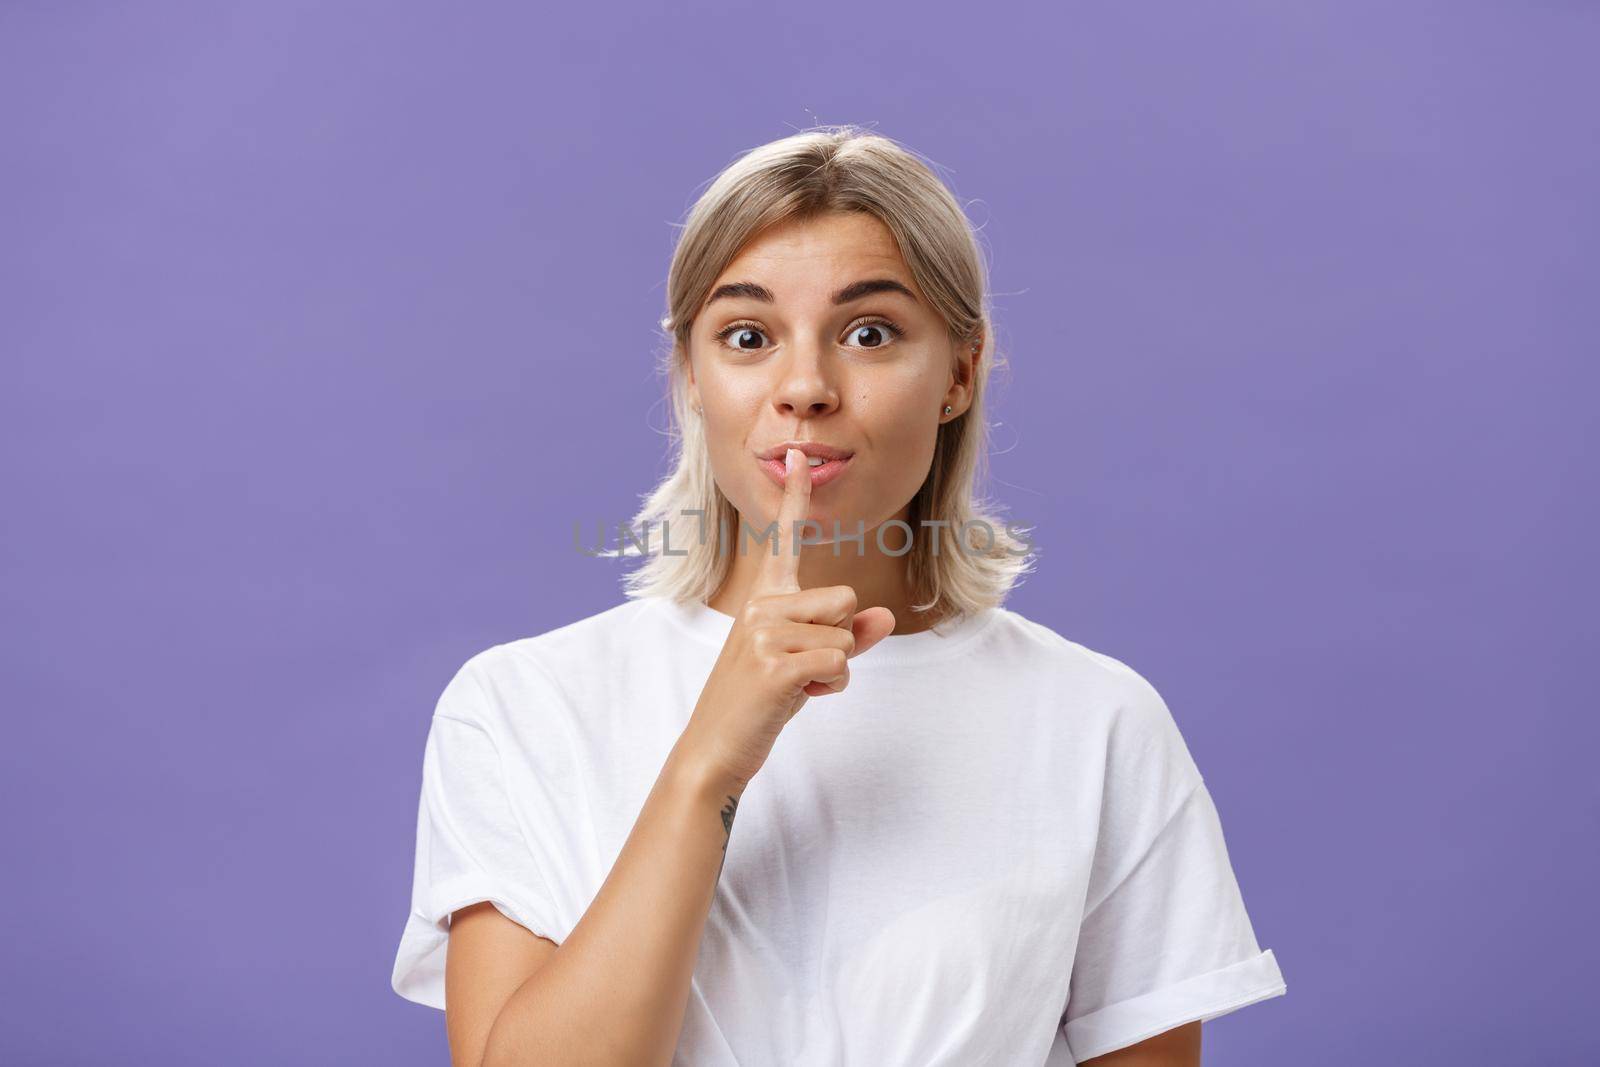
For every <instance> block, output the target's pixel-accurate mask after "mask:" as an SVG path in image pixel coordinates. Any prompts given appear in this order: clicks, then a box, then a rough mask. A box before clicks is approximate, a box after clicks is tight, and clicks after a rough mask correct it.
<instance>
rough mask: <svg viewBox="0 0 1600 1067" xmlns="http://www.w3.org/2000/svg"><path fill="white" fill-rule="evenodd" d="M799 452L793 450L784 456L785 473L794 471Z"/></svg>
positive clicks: (796, 449)
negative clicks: (796, 456)
mask: <svg viewBox="0 0 1600 1067" xmlns="http://www.w3.org/2000/svg"><path fill="white" fill-rule="evenodd" d="M799 451H800V450H799V449H798V448H791V449H789V450H788V451H787V452H785V453H784V454H783V473H785V474H788V473H790V472H791V471H793V470H794V462H795V461H794V457H795V453H797V452H799Z"/></svg>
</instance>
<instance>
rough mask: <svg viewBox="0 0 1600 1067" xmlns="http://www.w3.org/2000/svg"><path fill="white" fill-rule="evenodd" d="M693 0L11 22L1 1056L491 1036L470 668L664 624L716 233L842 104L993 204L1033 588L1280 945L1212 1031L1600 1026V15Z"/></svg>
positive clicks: (1296, 1057)
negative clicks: (453, 765) (661, 562)
mask: <svg viewBox="0 0 1600 1067" xmlns="http://www.w3.org/2000/svg"><path fill="white" fill-rule="evenodd" d="M696 7H698V8H699V13H697V14H696V15H695V16H694V17H693V18H692V19H688V18H686V16H684V15H683V14H682V11H681V5H679V8H680V10H679V12H678V13H677V14H673V15H667V14H662V13H647V12H644V11H640V12H638V13H634V14H629V15H627V16H626V17H623V16H622V15H620V14H618V13H615V12H607V11H604V10H592V11H589V12H587V13H580V12H579V11H578V9H576V8H573V7H572V6H571V5H567V6H566V7H565V8H562V7H559V6H558V7H557V8H549V7H543V8H539V9H537V10H536V8H535V5H515V6H513V5H504V6H501V7H498V8H497V9H496V10H493V11H492V12H490V11H484V10H482V9H479V10H476V11H475V12H474V13H472V14H467V13H465V11H464V10H462V9H460V8H458V7H455V6H452V5H436V6H430V7H429V8H427V9H424V8H423V7H422V6H420V5H415V4H413V5H404V6H401V5H392V4H377V3H364V4H355V3H343V4H337V5H327V4H309V3H284V2H279V0H274V2H271V3H266V2H263V3H258V4H255V5H251V6H245V5H237V4H193V5H171V4H154V3H141V4H137V5H132V4H130V5H111V4H91V3H86V2H80V3H54V4H52V3H43V2H34V3H21V2H16V3H8V4H5V5H4V6H3V7H0V115H3V124H0V128H3V131H4V136H3V138H0V191H3V194H4V195H3V198H0V302H3V304H4V313H3V314H0V354H3V361H4V363H3V381H0V446H3V447H0V464H3V474H4V487H3V496H0V529H3V533H4V536H3V557H0V566H3V575H0V577H3V580H4V589H5V593H6V595H5V597H4V598H3V604H0V611H3V612H4V615H3V632H0V637H3V640H0V670H3V676H4V682H5V690H4V711H5V724H6V742H5V743H4V744H3V745H0V798H3V800H4V802H5V803H4V809H3V810H4V815H3V816H0V818H3V820H4V826H3V832H4V840H5V842H6V847H5V855H4V859H3V861H0V862H3V867H4V870H5V877H4V879H3V885H4V888H3V890H0V893H3V898H0V900H3V904H4V910H5V914H6V916H7V919H6V920H5V937H4V940H5V942H6V948H5V952H4V956H5V960H6V963H5V966H4V967H3V968H0V1001H3V1002H4V1004H5V1005H6V1015H7V1017H8V1019H9V1020H10V1022H9V1023H8V1025H7V1026H6V1027H5V1028H4V1030H3V1032H0V1060H3V1061H5V1062H7V1063H52V1064H58V1063H59V1064H78V1063H108V1062H164V1063H195V1064H200V1063H224V1062H225V1063H238V1064H244V1063H251V1064H254V1063H261V1064H285V1063H358V1062H360V1063H386V1064H423V1063H443V1062H445V1061H446V1046H445V1041H444V1029H443V1017H442V1016H441V1015H439V1014H437V1013H435V1012H432V1011H430V1010H428V1009H425V1008H421V1007H418V1006H416V1005H413V1004H409V1003H407V1002H405V1001H402V1000H400V999H399V998H398V997H396V996H395V995H394V994H393V993H391V992H390V990H389V986H388V979H389V968H390V964H391V962H392V959H393V954H394V949H395V944H396V940H397V938H398V936H399V934H400V929H401V926H402V923H403V920H404V917H405V914H406V908H407V904H408V896H407V895H408V890H409V878H410V864H411V848H412V841H413V837H412V835H413V832H414V817H415V805H416V796H417V788H418V784H419V775H420V771H421V755H422V741H423V737H424V734H425V731H426V728H427V720H428V715H429V713H430V712H431V710H432V705H433V701H434V699H435V698H436V697H437V695H438V693H439V691H440V690H441V689H442V688H443V685H444V683H445V682H446V681H447V680H448V678H449V676H450V674H451V672H452V671H453V670H454V669H455V668H456V667H457V666H459V664H460V663H461V662H462V661H463V660H464V659H465V658H466V657H467V656H469V655H470V654H472V653H473V652H476V651H478V650H480V649H482V648H484V647H486V646H487V645H489V644H492V643H497V642H499V641H504V640H509V639H512V638H514V637H520V636H526V635H529V634H533V633H537V632H539V631H541V630H544V629H548V628H551V627H553V626H556V625H560V624H562V623H564V622H567V621H571V620H573V619H575V618H577V617H579V616H582V615H587V614H590V613H592V612H595V611H599V610H601V609H603V608H605V607H608V606H610V605H612V604H614V603H616V602H617V601H618V600H619V599H620V597H621V593H620V590H619V587H618V584H617V577H618V573H619V572H618V570H617V568H616V565H615V564H614V563H607V562H603V561H598V560H592V559H587V558H584V557H580V556H578V555H577V554H576V553H575V552H574V551H573V549H572V547H571V546H572V532H571V531H572V528H571V523H572V520H573V518H582V519H585V520H586V521H589V522H593V521H594V520H598V519H605V520H608V521H613V522H614V521H616V520H617V519H620V518H623V517H626V516H627V515H628V514H629V513H630V512H631V508H632V505H633V504H634V503H635V501H636V499H637V494H638V493H639V492H641V491H642V490H643V489H645V488H646V487H647V486H648V485H649V484H650V483H651V482H652V480H653V479H654V478H656V477H657V476H658V475H659V474H660V473H661V472H662V471H663V470H664V439H663V437H662V436H661V432H660V431H661V428H662V426H663V424H664V421H665V410H664V408H663V406H662V405H661V404H660V402H659V395H660V393H659V382H658V381H657V379H656V378H655V377H654V375H653V356H654V343H655V334H654V321H655V319H656V317H657V316H658V315H660V314H661V313H662V310H663V307H662V305H663V299H664V297H663V286H664V279H665V275H666V266H667V258H668V255H669V252H670V248H671V243H672V239H673V234H674V231H673V229H672V225H671V224H672V223H673V222H675V221H677V220H679V219H680V218H681V216H682V213H683V211H684V209H685V208H686V207H687V206H688V205H689V203H690V202H691V200H692V198H693V196H694V194H695V192H696V190H697V188H698V187H699V186H700V184H701V183H702V182H704V181H706V180H707V179H709V178H710V177H711V176H712V174H713V173H715V171H717V170H718V169H720V167H721V166H723V165H724V164H725V163H727V162H728V161H730V160H731V159H732V158H733V157H734V156H735V155H736V154H737V153H739V152H741V151H743V150H744V149H747V148H749V147H753V146H754V145H756V144H759V143H762V142H765V141H768V140H771V139H773V138H776V137H779V136H783V135H784V134H786V133H789V132H792V131H793V130H795V129H798V128H801V127H804V126H808V125H810V124H812V123H813V122H814V121H822V122H862V123H868V124H872V125H875V126H876V128H877V129H879V130H880V131H881V132H883V133H885V134H888V135H890V136H893V137H896V138H898V139H900V140H902V141H904V142H906V143H908V144H909V145H911V146H912V147H914V148H916V149H918V150H920V151H922V152H924V153H926V154H927V155H929V156H931V157H933V158H934V159H936V160H937V161H938V162H940V163H941V164H943V165H944V166H945V167H947V168H949V174H950V178H951V180H952V182H953V184H954V187H955V189H956V192H957V194H958V195H960V196H961V197H963V198H964V199H965V200H967V201H970V202H971V206H970V208H969V210H970V212H971V213H972V215H973V217H974V218H975V220H976V221H978V222H979V223H980V224H981V225H982V227H983V233H984V237H985V241H986V243H987V245H988V246H989V248H990V249H991V250H992V256H993V260H994V283H995V288H996V291H997V294H998V295H997V311H998V319H999V324H1000V339H1001V342H1002V344H1004V345H1005V346H1006V348H1007V349H1008V350H1009V351H1010V353H1011V358H1012V360H1013V364H1014V366H1013V372H1012V375H1011V378H1010V379H1009V380H1002V381H1000V382H999V383H998V389H997V391H996V393H995V401H996V406H995V408H994V409H993V419H994V420H995V422H996V423H997V424H998V429H997V432H996V437H997V451H998V452H999V455H998V456H997V458H996V460H995V463H994V470H995V474H996V476H997V478H998V482H997V483H996V485H995V486H994V489H995V492H996V495H998V496H999V497H1000V499H1002V500H1003V501H1006V502H1008V503H1009V504H1010V505H1011V509H1012V515H1013V516H1014V517H1015V518H1017V519H1018V520H1020V521H1026V522H1036V523H1038V524H1039V526H1040V531H1039V538H1040V542H1041V544H1042V547H1043V555H1042V558H1041V563H1040V566H1039V571H1038V573H1037V574H1036V575H1035V576H1034V577H1032V578H1031V579H1030V580H1029V581H1028V582H1027V583H1026V584H1025V585H1024V586H1023V587H1022V588H1021V589H1020V590H1019V591H1018V592H1017V594H1016V595H1015V597H1014V599H1013V600H1012V602H1011V606H1012V607H1014V608H1016V609H1017V610H1019V611H1021V612H1023V613H1024V614H1027V615H1029V616H1030V617H1033V618H1037V619H1039V620H1040V621H1042V622H1045V623H1047V624H1048V625H1050V626H1052V627H1054V628H1056V629H1058V630H1059V631H1061V632H1063V633H1065V634H1066V635H1068V636H1070V637H1073V638H1075V639H1077V640H1079V641H1082V642H1084V643H1085V644H1088V645H1090V646H1091V647H1095V648H1098V649H1101V650H1103V651H1106V652H1109V653H1110V654H1112V655H1115V656H1118V657H1119V658H1122V659H1125V660H1127V661H1128V662H1129V663H1131V664H1133V665H1134V666H1135V667H1136V668H1138V669H1139V670H1141V671H1142V672H1143V673H1145V674H1146V675H1147V676H1148V677H1149V678H1150V679H1151V680H1152V681H1153V682H1154V683H1155V684H1156V685H1157V686H1158V687H1159V688H1160V689H1161V691H1162V692H1163V694H1164V695H1165V696H1166V698H1167V700H1168V702H1169V703H1170V704H1171V706H1172V708H1173V710H1174V714H1175V715H1176V716H1177V718H1178V720H1179V723H1180V725H1181V726H1182V728H1183V730H1184V732H1185V734H1186V736H1187V737H1188V739H1189V742H1190V747H1191V749H1192V750H1193V752H1194V754H1195V757H1196V759H1197V760H1198V761H1199V764H1200V766H1201V767H1202V769H1203V770H1204V771H1205V773H1206V776H1207V782H1208V784H1209V785H1210V786H1211V788H1212V790H1213V793H1214V795H1215V797H1216V800H1217V803H1218V806H1219V808H1220V809H1221V811H1222V815H1223V820H1224V824H1225V826H1226V828H1227V831H1228V835H1229V838H1228V839H1229V845H1230V849H1231V852H1232V855H1233V859H1234V863H1235V867H1236V869H1237V871H1238V874H1239V877H1240V881H1241V884H1242V885H1243V887H1244V892H1245V899H1246V903H1247V905H1248V906H1249V908H1250V911H1251V915H1252V917H1253V918H1254V920H1255V924H1256V930H1257V933H1258V935H1259V938H1260V940H1261V942H1262V945H1263V946H1264V947H1269V948H1272V949H1273V950H1274V951H1275V954H1276V955H1277V957H1278V959H1279V960H1280V962H1281V965H1282V967H1283V970H1284V975H1285V977H1286V979H1287V980H1288V982H1289V986H1290V993H1289V995H1288V996H1287V997H1285V998H1281V999H1279V1000H1275V1001H1270V1002H1267V1003H1265V1004H1263V1005H1259V1006H1255V1007H1252V1008H1248V1009H1246V1010H1244V1011H1242V1012H1240V1013H1239V1014H1237V1015H1234V1016H1231V1017H1228V1018H1225V1019H1222V1020H1218V1021H1216V1022H1215V1023H1213V1024H1210V1025H1208V1027H1207V1035H1208V1036H1207V1038H1206V1044H1207V1061H1208V1062H1209V1063H1216V1064H1240V1065H1268V1064H1271V1065H1280V1064H1286V1063H1294V1064H1303V1065H1318V1064H1345V1063H1375V1062H1377V1063H1474V1064H1476V1063H1484V1064H1488V1063H1494V1064H1504V1063H1540V1064H1546V1063H1549V1064H1555V1063H1563V1064H1565V1063H1578V1062H1595V1057H1597V1056H1600V1038H1597V1037H1596V1036H1595V1034H1596V1031H1595V1030H1594V1028H1593V1025H1592V1023H1591V1021H1590V1019H1589V1018H1588V1016H1589V1014H1590V1010H1589V1009H1590V1008H1591V1007H1592V999H1591V998H1592V992H1593V976H1592V974H1591V973H1590V969H1591V964H1592V961H1593V959H1594V958H1595V956H1596V951H1597V947H1600V946H1597V944H1596V934H1595V926H1596V924H1595V922H1594V921H1593V917H1592V915H1591V914H1590V912H1589V908H1590V907H1591V902H1592V901H1593V899H1594V898H1595V896H1596V895H1597V894H1600V886H1597V885H1596V865H1595V861H1594V860H1593V859H1592V858H1591V859H1589V860H1584V859H1582V856H1583V855H1585V854H1591V853H1592V851H1593V847H1594V841H1595V838H1596V830H1597V822H1600V819H1597V815H1600V802H1597V787H1596V784H1595V775H1594V773H1593V771H1592V769H1591V768H1592V760H1593V752H1594V750H1595V744H1596V741H1597V740H1600V739H1597V736H1596V735H1597V728H1596V724H1595V717H1596V708H1595V702H1594V700H1593V699H1592V697H1591V695H1590V694H1591V693H1592V684H1591V682H1590V679H1589V677H1588V673H1587V672H1586V671H1582V670H1581V668H1582V667H1584V666H1587V661H1588V658H1589V656H1590V654H1591V653H1592V650H1593V649H1594V647H1595V646H1596V637H1597V635H1596V626H1595V623H1594V603H1595V595H1596V582H1595V572H1594V568H1593V566H1592V564H1591V562H1590V560H1589V558H1588V555H1587V552H1583V553H1580V545H1581V544H1587V543H1592V541H1593V540H1594V538H1595V536H1596V534H1595V529H1594V527H1595V521H1594V520H1595V507H1594V494H1595V486H1594V484H1593V469H1592V463H1585V462H1583V461H1584V460H1585V459H1586V458H1590V457H1591V456H1592V450H1593V445H1594V424H1595V419H1594V415H1593V389H1594V386H1595V385H1596V373H1595V369H1594V357H1595V355H1596V342H1595V338H1596V336H1597V335H1600V311H1597V302H1596V299H1595V291H1596V266H1597V262H1596V260H1597V256H1596V252H1595V249H1596V241H1597V238H1600V232H1597V231H1600V227H1597V206H1596V205H1597V199H1596V196H1595V190H1596V189H1597V188H1600V166H1597V164H1600V140H1597V139H1596V137H1595V134H1594V125H1595V124H1594V114H1595V111H1594V107H1595V101H1596V99H1600V92H1597V90H1600V85H1597V82H1600V77H1597V75H1596V66H1595V63H1594V57H1595V55H1596V54H1597V51H1600V9H1597V8H1596V7H1595V6H1594V5H1585V4H1571V3H1569V4H1555V3H1520V4H1376V3H1356V4H1352V3H1323V4H1296V5H1274V4H1266V3H1257V4H1246V3H1238V2H1230V3H1213V4H1206V5H1198V6H1192V5H1169V6H1168V7H1166V8H1165V9H1162V8H1160V7H1155V6H1151V5H1117V4H1109V3H1107V4H1095V5H1073V6H1072V8H1071V10H1070V11H1067V12H1063V11H1060V10H1055V11H1052V10H1051V8H1059V7H1061V5H1042V4H1027V5H1021V4H1018V5H1015V6H1014V9H1013V10H1012V11H1010V12H1006V11H1004V10H1002V9H1001V8H996V7H994V6H992V5H990V6H980V7H979V8H971V7H959V6H955V7H950V8H949V9H947V10H944V11H936V10H933V9H930V8H929V7H928V5H926V4H902V5H897V10H894V11H881V12H874V11H870V10H864V9H862V8H861V7H859V6H858V5H834V4H813V5H804V6H801V7H790V8H785V9H784V10H783V12H782V13H781V14H775V13H772V12H770V11H766V12H762V13H759V14H758V13H755V12H752V11H748V10H743V9H742V6H741V5H720V4H702V5H696ZM1580 361H1581V362H1580ZM597 427H605V429H606V432H605V433H604V434H601V435H597V434H596V433H595V429H596V428H597ZM572 441H578V442H581V443H582V444H581V447H579V446H575V445H574V444H572V443H571V442H572ZM1586 453H1588V455H1586Z"/></svg>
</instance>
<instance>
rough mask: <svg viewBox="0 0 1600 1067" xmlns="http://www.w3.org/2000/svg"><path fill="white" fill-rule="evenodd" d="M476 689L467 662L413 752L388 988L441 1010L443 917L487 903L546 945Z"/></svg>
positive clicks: (541, 892)
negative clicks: (418, 782) (416, 761)
mask: <svg viewBox="0 0 1600 1067" xmlns="http://www.w3.org/2000/svg"><path fill="white" fill-rule="evenodd" d="M484 699H485V695H484V691H483V689H482V687H481V686H480V685H479V683H478V682H477V681H476V679H475V678H474V676H473V671H472V664H471V663H470V662H469V663H468V665H467V666H465V667H463V668H462V670H461V671H460V672H458V673H457V675H456V676H455V678H453V679H452V680H451V682H450V684H449V685H448V686H447V687H446V688H445V691H444V693H443V695H442V696H441V697H440V698H439V702H438V706H437V707H436V709H435V711H434V715H433V720H432V722H431V723H430V725H429V729H428V737H427V742H426V745H425V747H424V750H423V761H422V794H421V799H420V802H419V804H418V811H417V838H416V864H415V868H414V871H413V877H412V891H411V912H410V914H409V916H407V919H406V924H405V929H404V932H403V933H402V935H401V939H400V948H399V952H398V953H397V955H396V957H395V964H394V973H393V976H392V979H391V984H392V986H393V988H394V991H395V992H396V993H399V994H400V995H401V996H403V997H405V998H406V999H407V1000H412V1001H416V1002H417V1003H419V1004H426V1005H428V1006H430V1007H434V1008H441V1009H442V1008H443V1007H444V970H445V952H446V947H447V944H448V942H449V936H450V916H451V914H452V913H454V912H455V911H458V910H459V909H461V908H464V907H466V906H467V905H469V904H476V903H479V902H482V901H489V902H491V903H492V904H493V905H494V906H495V908H497V909H498V910H499V911H500V912H501V913H502V914H504V915H505V916H506V917H507V918H509V919H511V920H512V921H513V922H516V923H518V924H520V925H521V926H524V927H526V928H527V929H528V930H530V931H532V932H533V933H535V934H538V935H539V936H541V937H548V938H550V939H552V940H555V939H556V935H555V934H554V933H553V932H552V931H554V930H555V925H554V923H553V921H552V920H553V912H552V908H551V907H550V905H549V903H548V902H549V899H550V897H549V892H548V890H547V888H546V886H545V884H544V881H543V879H542V878H541V876H540V873H539V871H538V870H537V869H536V868H535V864H534V860H533V854H532V852H531V850H530V849H529V847H528V842H527V840H526V838H525V836H524V834H523V832H522V830H521V827H520V825H519V823H518V821H517V817H516V813H515V809H514V807H513V805H512V803H511V798H510V795H509V793H508V790H507V782H506V780H505V775H504V770H503V767H502V763H501V759H500V754H499V751H498V749H497V747H496V745H495V741H494V738H493V737H492V735H491V734H490V732H489V730H488V729H487V728H486V727H485V725H483V721H484V717H483V716H481V715H480V714H479V710H480V708H481V706H482V704H481V702H482V701H483V700H484Z"/></svg>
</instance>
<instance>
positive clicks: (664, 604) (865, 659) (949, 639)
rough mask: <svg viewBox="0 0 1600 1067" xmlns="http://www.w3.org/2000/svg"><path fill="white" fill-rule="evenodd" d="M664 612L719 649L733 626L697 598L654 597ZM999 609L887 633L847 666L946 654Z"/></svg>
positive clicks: (979, 630) (729, 619)
mask: <svg viewBox="0 0 1600 1067" xmlns="http://www.w3.org/2000/svg"><path fill="white" fill-rule="evenodd" d="M652 599H654V600H656V601H657V602H658V604H659V606H660V609H661V611H662V613H663V614H665V615H666V616H667V618H668V619H670V620H671V621H672V622H673V623H674V624H675V625H677V626H678V627H679V628H680V629H682V630H683V631H685V632H686V633H688V634H689V635H690V636H691V637H693V638H695V639H696V640H697V641H699V642H701V643H702V644H706V645H710V646H712V647H714V648H721V647H722V646H723V645H724V644H725V643H726V642H727V640H728V632H729V631H730V630H732V629H733V621H734V620H733V616H732V615H726V614H724V613H722V612H720V611H718V610H717V609H716V608H713V607H711V606H710V605H709V604H707V603H705V602H704V601H700V600H673V599H671V598H670V597H654V598H652ZM1001 610H1003V609H1001V608H985V609H983V610H982V611H979V612H976V613H969V614H965V615H961V616H959V617H957V618H954V619H946V620H945V621H944V622H943V623H941V624H940V625H939V626H936V627H934V628H933V629H929V630H919V631H917V632H916V633H911V634H890V635H889V636H888V637H885V638H884V639H883V640H881V641H879V642H878V643H877V644H875V645H873V646H872V647H871V648H870V649H868V650H867V651H866V652H865V653H863V654H862V655H861V656H859V657H856V658H852V659H851V660H850V669H851V670H852V671H853V670H856V669H857V665H858V664H860V665H863V666H867V665H870V664H872V663H881V664H905V663H923V662H926V661H928V660H933V659H938V658H941V657H944V656H948V655H949V654H950V653H951V652H953V651H954V650H956V649H957V648H960V647H962V646H964V645H966V644H967V643H969V642H970V641H971V640H972V639H973V638H974V637H977V636H978V635H979V634H980V633H982V632H983V631H984V630H986V629H988V628H989V626H990V625H991V624H992V623H993V622H994V621H995V619H997V618H998V617H999V615H1000V612H1001Z"/></svg>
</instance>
